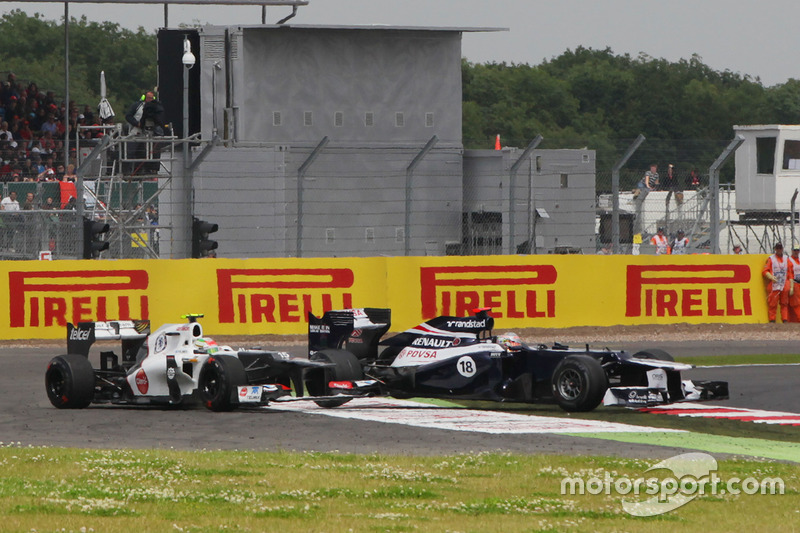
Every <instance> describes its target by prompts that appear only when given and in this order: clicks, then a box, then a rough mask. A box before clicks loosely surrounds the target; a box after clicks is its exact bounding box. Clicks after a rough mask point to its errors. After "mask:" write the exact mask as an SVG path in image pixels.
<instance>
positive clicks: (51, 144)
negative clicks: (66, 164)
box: [40, 131, 56, 154]
mask: <svg viewBox="0 0 800 533" xmlns="http://www.w3.org/2000/svg"><path fill="white" fill-rule="evenodd" d="M53 137H54V135H53V134H52V133H50V132H49V131H43V132H42V138H41V139H40V147H41V149H42V151H43V152H44V153H46V154H52V153H53V152H55V151H56V141H55V139H53Z"/></svg>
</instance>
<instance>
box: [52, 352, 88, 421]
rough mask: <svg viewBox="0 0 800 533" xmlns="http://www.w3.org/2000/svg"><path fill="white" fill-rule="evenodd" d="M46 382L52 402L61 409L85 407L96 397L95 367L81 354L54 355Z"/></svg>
mask: <svg viewBox="0 0 800 533" xmlns="http://www.w3.org/2000/svg"><path fill="white" fill-rule="evenodd" d="M44 384H45V387H46V388H47V397H48V398H49V399H50V403H52V404H53V405H54V406H56V407H58V408H59V409H83V408H84V407H88V406H89V404H90V403H92V399H94V369H93V368H92V363H90V362H89V359H88V358H87V357H86V356H84V355H80V354H75V353H71V354H67V355H59V356H58V357H54V358H53V359H52V360H51V361H50V364H49V365H47V372H45V374H44Z"/></svg>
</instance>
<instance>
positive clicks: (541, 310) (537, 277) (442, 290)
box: [420, 265, 558, 319]
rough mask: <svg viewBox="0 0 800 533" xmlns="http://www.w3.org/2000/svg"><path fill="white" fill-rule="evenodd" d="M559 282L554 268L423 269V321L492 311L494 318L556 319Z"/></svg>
mask: <svg viewBox="0 0 800 533" xmlns="http://www.w3.org/2000/svg"><path fill="white" fill-rule="evenodd" d="M557 278H558V272H557V271H556V268H555V267H554V266H553V265H506V266H471V267H422V268H420V285H421V288H422V294H421V298H422V317H423V318H425V319H428V318H433V317H435V316H439V315H455V316H467V315H470V314H471V313H472V310H473V309H475V308H476V307H490V308H491V309H492V316H493V317H495V318H502V317H507V318H553V317H555V316H556V291H555V289H554V288H553V287H552V285H554V284H555V282H556V279H557Z"/></svg>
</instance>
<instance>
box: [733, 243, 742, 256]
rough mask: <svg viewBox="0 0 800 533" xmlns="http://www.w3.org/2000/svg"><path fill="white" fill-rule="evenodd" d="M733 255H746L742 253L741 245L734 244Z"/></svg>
mask: <svg viewBox="0 0 800 533" xmlns="http://www.w3.org/2000/svg"><path fill="white" fill-rule="evenodd" d="M733 255H744V252H743V251H742V245H741V244H734V245H733Z"/></svg>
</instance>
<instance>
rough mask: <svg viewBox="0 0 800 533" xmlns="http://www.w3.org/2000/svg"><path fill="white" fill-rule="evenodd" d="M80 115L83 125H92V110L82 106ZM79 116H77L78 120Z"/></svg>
mask: <svg viewBox="0 0 800 533" xmlns="http://www.w3.org/2000/svg"><path fill="white" fill-rule="evenodd" d="M80 115H83V123H84V124H94V112H92V108H91V107H90V106H88V105H85V106H83V112H82V113H81V114H80ZM80 115H78V118H80Z"/></svg>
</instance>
